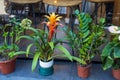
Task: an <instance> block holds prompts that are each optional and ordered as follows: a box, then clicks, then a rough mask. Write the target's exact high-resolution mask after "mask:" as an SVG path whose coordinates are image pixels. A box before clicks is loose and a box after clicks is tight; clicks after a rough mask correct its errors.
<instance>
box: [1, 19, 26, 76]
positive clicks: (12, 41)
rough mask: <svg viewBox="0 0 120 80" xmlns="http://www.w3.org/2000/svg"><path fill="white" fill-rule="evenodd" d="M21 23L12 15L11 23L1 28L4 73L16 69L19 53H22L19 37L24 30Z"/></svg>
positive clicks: (2, 69) (2, 71)
mask: <svg viewBox="0 0 120 80" xmlns="http://www.w3.org/2000/svg"><path fill="white" fill-rule="evenodd" d="M19 24H20V22H19V21H18V20H17V19H16V18H15V17H11V18H10V23H9V24H5V25H4V26H3V27H2V28H1V31H2V35H3V36H2V37H3V43H2V44H1V45H0V71H1V73H2V74H9V73H11V72H13V71H14V70H15V63H16V58H17V54H19V53H20V52H19V51H18V50H19V47H18V43H19V40H18V38H19V36H20V35H21V33H22V32H23V31H24V29H23V28H22V27H20V25H19ZM21 53H23V52H21Z"/></svg>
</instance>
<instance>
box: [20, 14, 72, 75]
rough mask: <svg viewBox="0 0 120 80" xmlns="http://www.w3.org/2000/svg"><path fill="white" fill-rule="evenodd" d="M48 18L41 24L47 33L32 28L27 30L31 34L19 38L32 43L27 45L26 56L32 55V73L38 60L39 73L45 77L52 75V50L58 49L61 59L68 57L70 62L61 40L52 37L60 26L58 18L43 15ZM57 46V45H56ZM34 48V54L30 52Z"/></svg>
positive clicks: (69, 56) (53, 15)
mask: <svg viewBox="0 0 120 80" xmlns="http://www.w3.org/2000/svg"><path fill="white" fill-rule="evenodd" d="M45 17H46V18H48V21H47V22H43V23H44V24H46V25H47V28H48V31H46V30H41V29H35V28H33V27H30V28H28V30H31V31H32V32H33V34H31V35H24V36H21V38H26V39H28V40H31V41H32V43H31V44H29V45H28V47H27V50H26V51H27V52H26V54H27V55H28V54H33V55H34V57H33V62H32V71H33V70H34V69H35V68H36V65H37V62H38V59H39V65H40V68H39V73H40V74H41V75H44V76H47V75H51V74H53V69H54V68H53V63H54V60H53V59H54V57H55V56H56V55H54V50H55V49H59V50H60V51H62V52H63V53H64V54H60V55H61V56H63V57H68V58H69V59H70V60H72V57H71V55H70V53H69V52H68V51H67V49H65V48H64V47H63V46H62V45H61V44H59V43H62V40H60V39H59V40H58V39H56V38H55V37H54V35H55V31H56V29H57V26H58V25H61V24H60V22H59V21H60V18H61V17H60V16H58V15H55V13H51V14H50V15H49V16H47V15H45ZM58 44H59V45H58ZM32 46H35V50H34V53H31V52H30V48H31V47H32Z"/></svg>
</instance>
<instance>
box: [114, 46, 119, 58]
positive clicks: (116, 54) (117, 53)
mask: <svg viewBox="0 0 120 80" xmlns="http://www.w3.org/2000/svg"><path fill="white" fill-rule="evenodd" d="M113 55H114V58H120V46H119V45H117V46H115V47H114V53H113Z"/></svg>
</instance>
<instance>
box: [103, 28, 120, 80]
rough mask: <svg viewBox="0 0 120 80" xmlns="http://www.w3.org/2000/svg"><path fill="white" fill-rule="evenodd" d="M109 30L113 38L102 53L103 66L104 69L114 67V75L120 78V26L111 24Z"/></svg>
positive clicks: (118, 79) (119, 79)
mask: <svg viewBox="0 0 120 80" xmlns="http://www.w3.org/2000/svg"><path fill="white" fill-rule="evenodd" d="M108 31H109V32H110V35H111V38H110V40H108V41H109V42H108V43H107V44H106V46H105V47H104V49H103V51H102V54H101V60H102V66H103V69H104V70H106V69H109V68H111V67H112V72H113V77H115V78H116V79H117V80H120V28H119V27H118V26H110V27H108Z"/></svg>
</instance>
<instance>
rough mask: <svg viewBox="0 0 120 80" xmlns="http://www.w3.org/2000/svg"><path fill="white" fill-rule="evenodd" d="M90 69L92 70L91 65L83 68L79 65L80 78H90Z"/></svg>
mask: <svg viewBox="0 0 120 80" xmlns="http://www.w3.org/2000/svg"><path fill="white" fill-rule="evenodd" d="M90 68H91V65H88V66H85V67H83V66H81V65H80V64H77V69H78V76H79V77H81V78H87V77H89V75H90Z"/></svg>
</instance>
